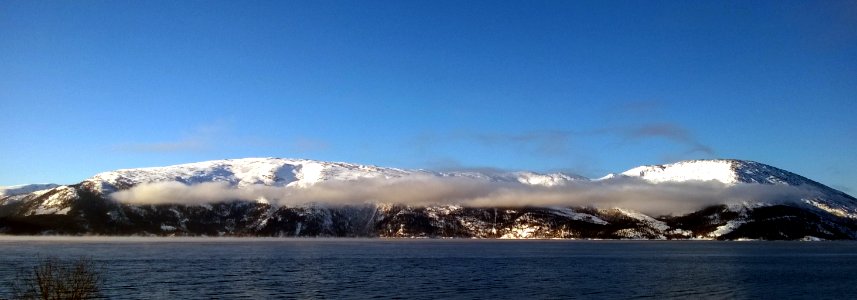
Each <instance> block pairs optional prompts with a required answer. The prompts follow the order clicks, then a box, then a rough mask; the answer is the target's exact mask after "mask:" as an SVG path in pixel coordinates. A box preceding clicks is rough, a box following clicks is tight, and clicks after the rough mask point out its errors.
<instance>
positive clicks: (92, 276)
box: [12, 257, 102, 300]
mask: <svg viewBox="0 0 857 300" xmlns="http://www.w3.org/2000/svg"><path fill="white" fill-rule="evenodd" d="M101 281H102V277H101V272H100V270H99V269H98V268H97V266H96V264H95V262H93V261H92V259H91V258H88V257H81V258H78V259H73V260H60V259H58V258H56V257H50V258H46V259H44V260H42V261H41V262H40V263H39V264H38V265H37V266H35V267H33V268H32V269H27V268H24V269H21V270H20V271H19V272H18V276H17V278H16V279H15V281H14V282H13V284H12V295H13V296H12V297H13V298H14V299H43V300H66V299H68V300H78V299H94V298H99V297H100V296H101V295H100V294H101Z"/></svg>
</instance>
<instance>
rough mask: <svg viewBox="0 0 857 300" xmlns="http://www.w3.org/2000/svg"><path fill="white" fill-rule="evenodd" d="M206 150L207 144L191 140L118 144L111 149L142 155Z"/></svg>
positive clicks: (198, 140)
mask: <svg viewBox="0 0 857 300" xmlns="http://www.w3.org/2000/svg"><path fill="white" fill-rule="evenodd" d="M206 148H208V143H206V142H205V141H203V140H200V139H193V138H190V139H183V140H179V141H173V142H157V143H137V144H120V145H116V146H114V147H113V149H114V150H116V151H122V152H144V153H164V152H166V153H170V152H188V151H201V150H204V149H206Z"/></svg>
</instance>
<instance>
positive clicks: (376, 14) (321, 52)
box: [0, 0, 857, 195]
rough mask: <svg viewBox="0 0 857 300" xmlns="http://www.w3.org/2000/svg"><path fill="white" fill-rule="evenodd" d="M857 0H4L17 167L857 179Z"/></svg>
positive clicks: (8, 110)
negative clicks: (736, 170) (734, 164)
mask: <svg viewBox="0 0 857 300" xmlns="http://www.w3.org/2000/svg"><path fill="white" fill-rule="evenodd" d="M855 112H857V2H855V1H734V2H733V1H90V0H86V1H15V0H12V1H0V185H14V184H24V183H37V182H53V183H61V184H70V183H76V182H79V181H81V180H83V179H85V178H87V177H90V176H92V175H94V174H96V173H99V172H102V171H108V170H114V169H120V168H136V167H149V166H163V165H170V164H178V163H187V162H196V161H204V160H213V159H224V158H243V157H289V158H307V159H317V160H326V161H345V162H354V163H362V164H373V165H379V166H387V167H399V168H424V169H436V170H445V169H473V168H496V169H503V170H532V171H540V172H553V171H563V172H570V173H576V174H580V175H584V176H587V177H594V178H597V177H601V176H604V175H606V174H608V173H612V172H621V171H624V170H627V169H630V168H633V167H635V166H639V165H646V164H660V163H669V162H674V161H679V160H685V159H708V158H735V159H747V160H754V161H758V162H762V163H766V164H770V165H773V166H776V167H779V168H783V169H786V170H789V171H792V172H795V173H798V174H800V175H803V176H806V177H809V178H811V179H814V180H816V181H819V182H821V183H824V184H826V185H829V186H831V187H834V188H837V189H840V190H842V191H845V192H846V193H849V194H852V195H855V194H857V155H855V153H857V151H855V150H857V121H855V119H854V115H855Z"/></svg>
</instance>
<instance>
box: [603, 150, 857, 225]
mask: <svg viewBox="0 0 857 300" xmlns="http://www.w3.org/2000/svg"><path fill="white" fill-rule="evenodd" d="M620 176H626V177H636V178H640V179H643V180H646V181H649V182H652V183H663V182H687V181H717V182H720V183H724V184H726V185H737V184H767V185H786V186H793V187H801V188H803V189H805V190H807V191H808V192H809V193H808V194H811V195H810V196H807V197H805V198H803V199H802V201H803V202H804V203H806V204H808V205H811V206H813V207H815V208H818V209H821V210H824V211H827V212H829V213H832V214H835V215H838V216H842V217H848V218H852V219H857V205H855V204H857V203H855V201H854V197H851V196H849V195H847V194H845V193H843V192H841V191H838V190H835V189H832V188H830V187H828V186H825V185H823V184H820V183H818V182H815V181H813V180H811V179H808V178H806V177H803V176H800V175H797V174H795V173H792V172H789V171H786V170H783V169H779V168H776V167H772V166H769V165H766V164H762V163H758V162H754V161H746V160H734V159H717V160H689V161H682V162H677V163H672V164H665V165H652V166H641V167H636V168H633V169H630V170H628V171H625V172H622V173H621V174H620Z"/></svg>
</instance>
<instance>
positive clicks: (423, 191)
mask: <svg viewBox="0 0 857 300" xmlns="http://www.w3.org/2000/svg"><path fill="white" fill-rule="evenodd" d="M807 193H808V191H806V190H802V189H799V188H797V187H792V186H785V185H761V184H741V185H735V186H727V185H724V184H722V183H719V182H684V183H661V184H652V183H648V182H645V181H641V180H639V179H618V180H609V181H595V182H588V181H587V182H572V183H570V184H568V185H565V186H559V187H556V186H554V187H544V186H531V185H525V184H520V183H500V182H490V181H487V180H479V179H473V178H461V177H433V176H408V177H403V178H394V179H379V178H366V179H360V180H354V181H326V182H322V183H319V184H315V185H312V186H310V187H306V188H298V187H272V186H264V185H254V186H249V187H242V188H236V187H233V186H230V185H229V184H227V183H223V182H214V183H203V184H197V185H186V184H183V183H179V182H160V183H151V184H141V185H138V186H135V187H133V188H131V189H128V190H124V191H120V192H116V193H113V194H111V197H112V198H113V199H115V200H117V201H119V202H122V203H128V204H167V203H175V204H202V203H216V202H226V201H236V200H244V201H256V200H258V199H263V198H264V199H265V200H267V201H268V202H269V203H272V204H274V205H280V206H295V205H304V204H307V203H323V204H327V205H361V204H367V203H393V204H405V205H417V206H425V205H449V204H455V205H464V206H469V207H498V206H499V207H524V206H572V207H581V206H584V207H597V208H612V207H622V208H628V209H633V210H636V211H640V212H643V213H647V214H650V215H667V214H684V213H688V212H693V211H696V210H699V209H701V208H704V207H707V206H711V205H717V204H740V203H753V202H768V203H770V202H772V201H774V202H783V201H799V199H800V198H801V197H805V196H806V195H807Z"/></svg>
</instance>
